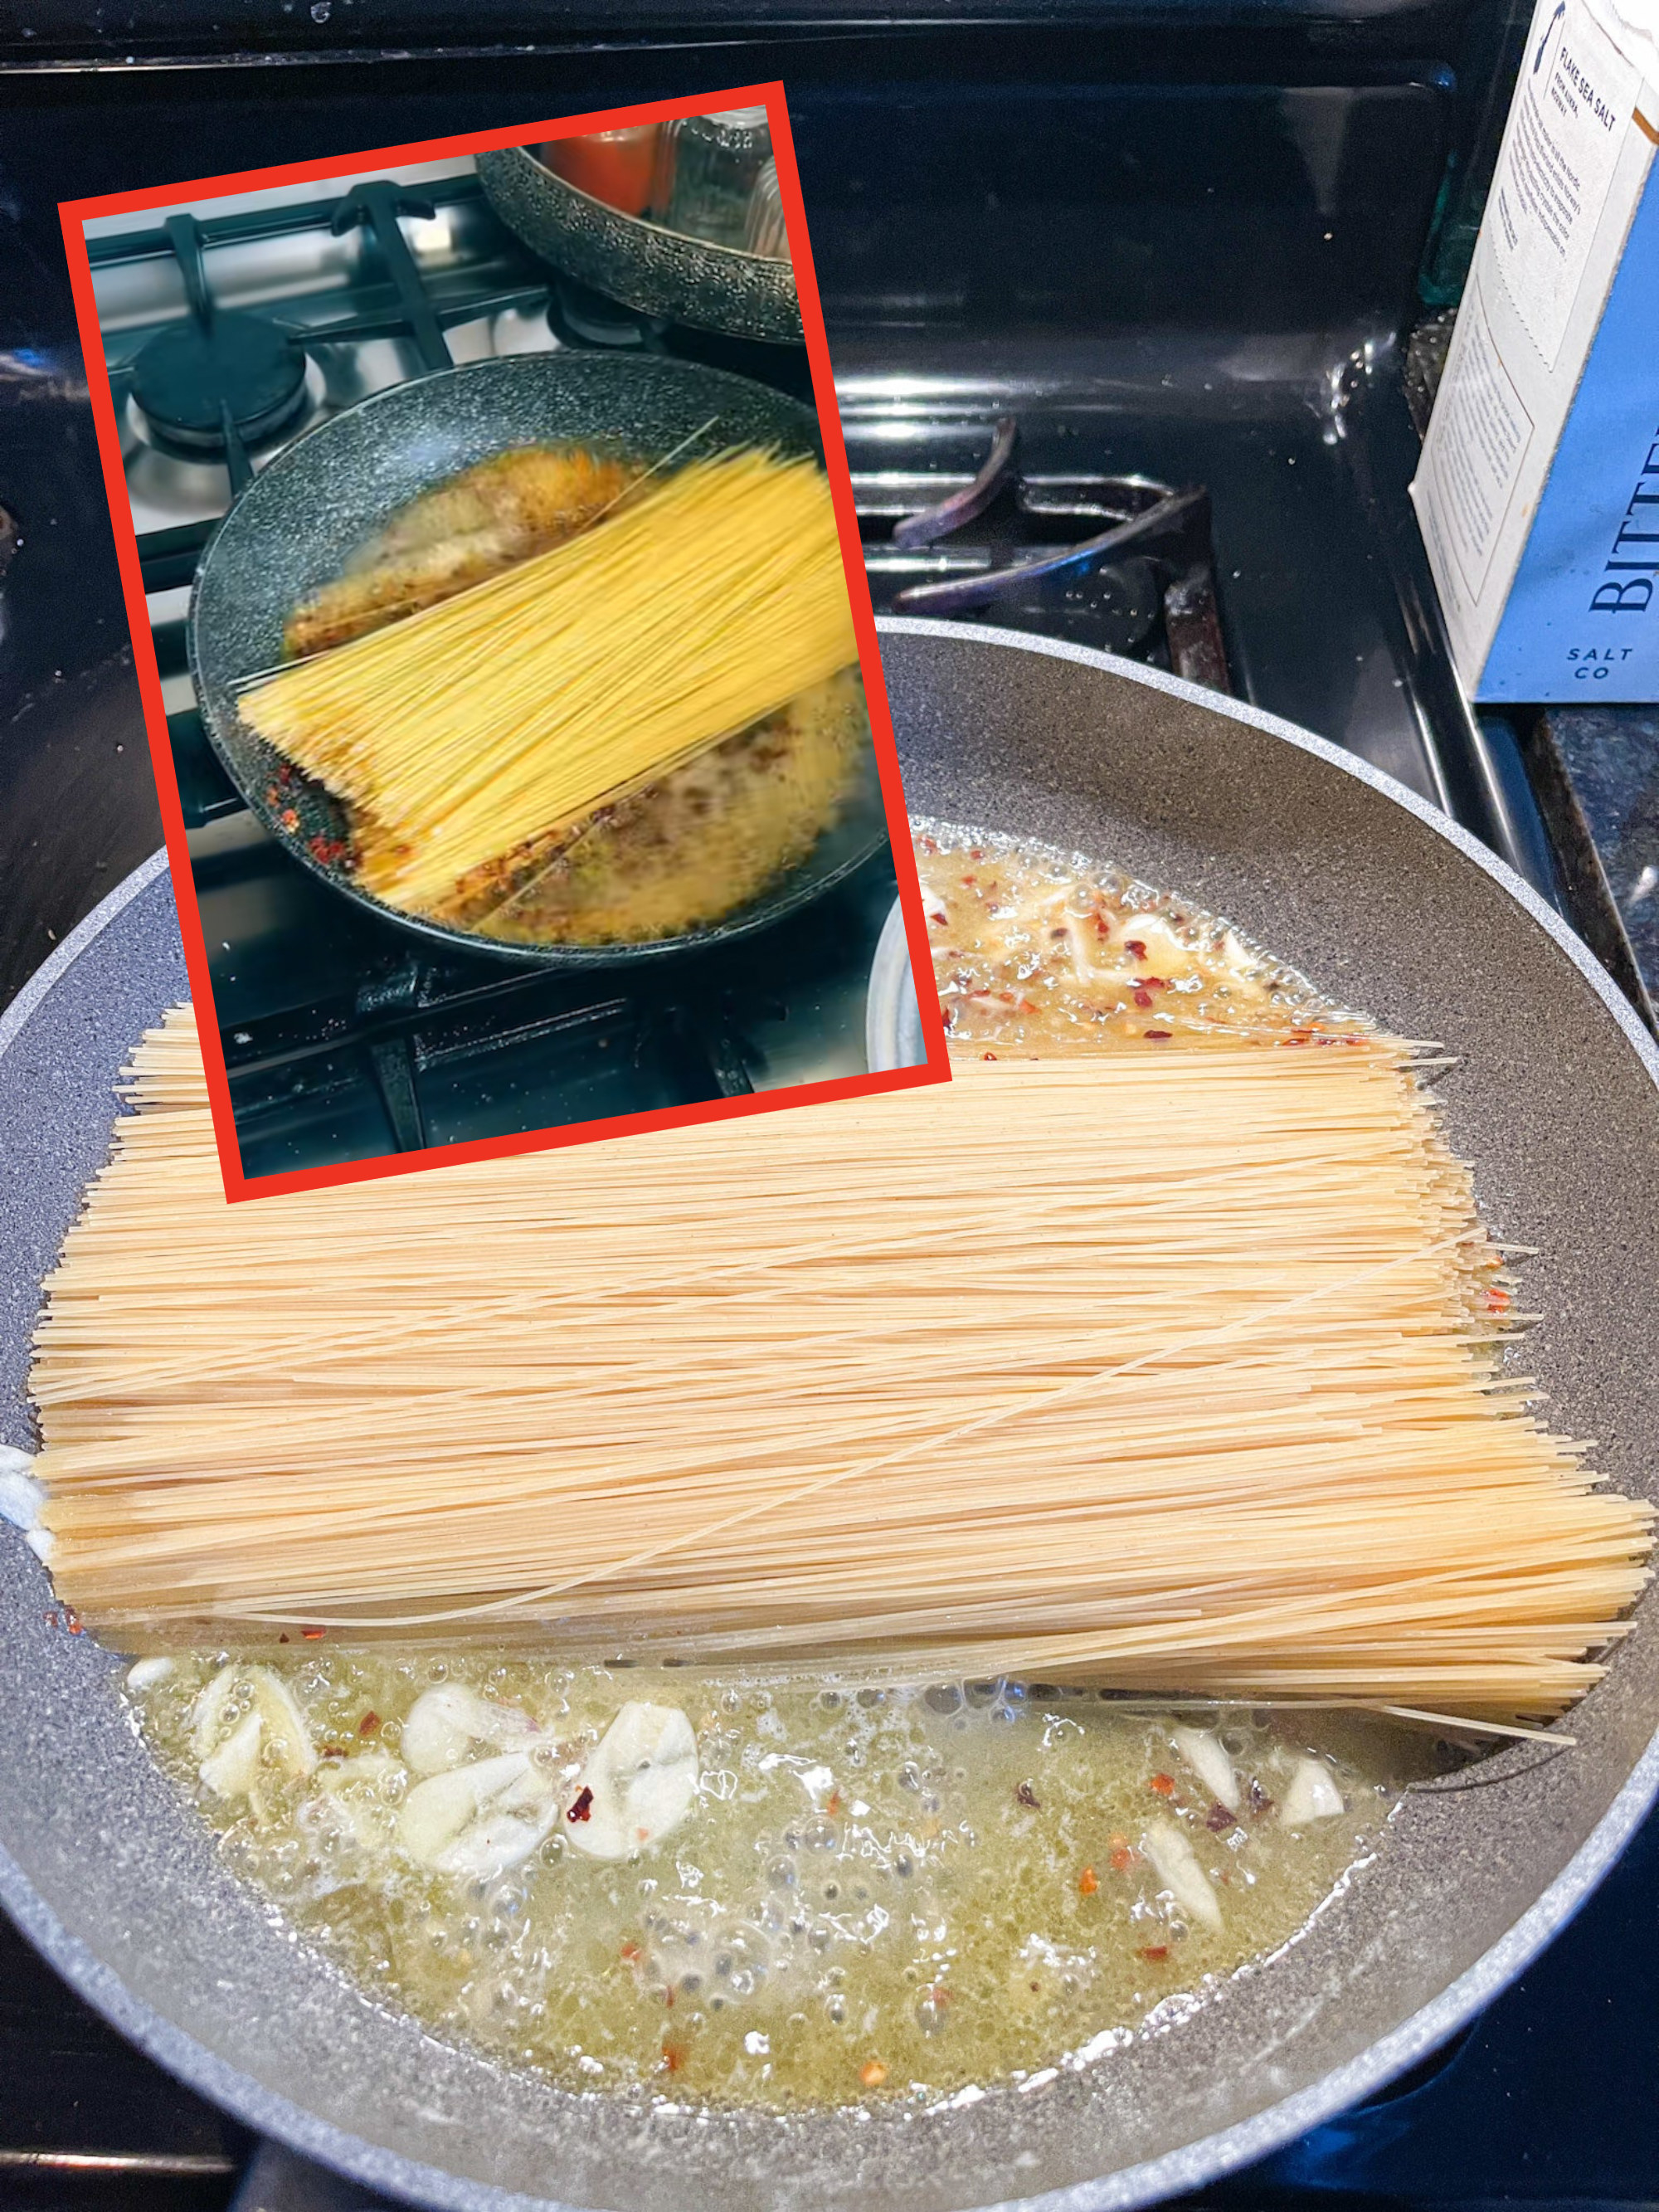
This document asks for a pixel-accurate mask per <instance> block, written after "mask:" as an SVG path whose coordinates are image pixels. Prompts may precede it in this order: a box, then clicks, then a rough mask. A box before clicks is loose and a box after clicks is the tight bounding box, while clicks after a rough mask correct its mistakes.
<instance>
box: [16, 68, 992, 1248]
mask: <svg viewBox="0 0 1659 2212" xmlns="http://www.w3.org/2000/svg"><path fill="white" fill-rule="evenodd" d="M762 105H764V106H765V108H766V112H767V115H768V118H769V123H770V125H771V133H772V149H773V153H774V155H775V158H776V161H777V166H778V187H779V191H780V195H781V198H782V201H783V209H784V218H785V222H786V224H787V229H788V234H789V248H790V253H791V256H792V258H793V262H794V269H795V284H796V289H797V290H798V292H799V296H800V312H801V325H802V330H803V331H804V334H805V341H806V354H807V359H808V362H809V363H810V365H811V372H812V392H813V398H814V399H815V401H816V403H817V414H818V422H819V425H820V428H821V430H822V433H823V450H824V460H825V465H826V467H827V471H828V473H829V486H830V491H831V494H832V495H833V498H834V501H835V508H836V522H837V525H838V526H839V529H840V532H841V545H842V561H843V562H844V564H845V567H846V571H847V586H848V597H849V599H850V600H851V604H852V610H853V624H854V632H855V634H856V635H857V638H858V643H859V659H860V665H861V666H862V669H863V673H864V684H865V691H866V696H867V698H868V701H869V708H870V723H871V730H872V736H873V738H874V742H875V750H876V763H877V767H878V772H879V775H880V778H881V789H882V799H883V803H884V807H885V811H886V815H887V828H888V835H889V836H890V839H891V842H892V848H893V865H894V869H895V872H896V875H897V878H898V888H899V896H900V899H901V901H902V906H903V911H904V921H905V932H906V935H907V937H908V941H909V946H910V964H911V969H912V972H913V974H914V975H915V976H916V977H917V979H918V981H919V983H920V982H921V979H923V978H931V976H932V974H933V961H932V958H931V956H930V954H929V951H928V946H927V922H926V920H925V918H924V916H923V914H922V907H921V890H920V888H919V886H918V884H917V880H916V869H915V855H914V854H913V853H912V850H911V847H910V836H909V824H908V819H907V817H906V815H905V810H904V792H903V787H902V783H901V781H900V777H899V766H898V754H897V750H896V745H895V743H894V738H893V724H892V715H891V712H890V708H889V706H888V703H887V691H886V687H885V684H884V681H883V678H882V670H881V655H880V651H879V647H878V642H877V638H876V625H875V617H874V613H873V611H872V607H871V604H870V589H869V585H868V582H867V581H866V577H865V573H864V557H863V554H862V551H861V550H860V541H859V526H858V517H857V515H856V513H854V507H853V485H852V479H851V477H850V476H849V475H848V466H847V452H846V447H845V446H844V444H843V442H842V433H841V416H840V414H839V412H838V410H837V408H836V391H835V383H834V379H833V376H832V374H831V370H830V366H829V343H828V341H827V339H826V337H825V335H824V328H823V310H822V308H821V307H820V305H819V301H818V288H817V276H816V275H815V273H814V270H813V267H812V253H811V243H810V241H809V240H808V237H807V230H806V213H805V207H804V206H803V204H802V201H801V191H800V179H799V174H798V173H797V171H796V167H795V148H794V140H793V137H792V136H791V133H790V129H789V111H788V107H787V104H786V101H785V98H784V90H783V86H782V84H781V82H778V81H774V82H770V83H766V84H750V85H734V86H731V87H729V88H726V90H724V91H720V92H711V93H702V94H697V95H696V96H695V97H693V98H689V99H685V100H648V101H645V102H643V103H641V104H639V105H636V106H631V107H615V108H607V109H605V110H602V111H595V112H589V113H587V114H585V115H567V116H562V117H558V118H554V119H552V120H550V121H546V122H541V123H531V124H515V125H513V126H512V128H510V129H508V130H505V131H470V132H467V133H465V134H464V135H462V136H460V137H453V138H429V139H426V140H423V141H422V142H420V143H416V144H414V145H403V146H379V147H371V148H369V149H367V150H366V151H364V152H362V153H357V154H346V155H339V156H337V157H336V158H331V159H330V160H327V161H295V162H291V163H289V164H286V165H284V166H283V167H276V168H267V169H247V170H243V171H241V172H239V173H236V174H234V175H230V176H221V177H197V178H194V179H186V180H185V181H183V182H181V183H179V184H174V185H155V186H152V187H150V188H149V189H147V190H145V191H136V192H108V193H106V194H103V195H102V196H101V197H96V198H92V199H79V200H64V201H61V202H60V203H59V205H58V215H59V216H60V218H61V220H62V222H63V228H64V251H65V252H66V254H67V255H68V258H69V270H70V286H71V288H72V289H73V291H74V295H75V312H76V320H77V322H78V323H79V325H80V331H81V344H82V350H83V352H84V354H85V356H86V363H87V370H88V375H87V385H88V392H89V394H90V397H91V400H92V411H93V417H94V422H95V424H96V426H97V432H98V449H99V453H100V457H101V459H102V461H103V465H104V484H105V489H106V493H107V495H108V499H109V508H110V520H111V522H112V526H113V528H114V532H115V548H116V555H117V558H118V562H119V564H120V570H121V586H122V590H123V592H125V597H126V605H127V621H128V624H129V626H130V628H131V632H132V652H133V659H134V663H135V665H136V666H137V674H138V689H139V692H140V694H141V696H142V697H143V704H144V723H145V728H146V731H147V732H148V735H149V750H150V761H151V764H152V766H153V768H154V770H155V788H156V793H157V796H158V797H159V799H160V800H161V823H162V828H163V829H164V831H165V833H166V837H167V860H168V865H169V866H170V868H171V870H172V874H173V893H174V896H175V898H176V900H177V902H178V908H179V933H180V935H181V936H182V938H183V939H184V947H185V966H186V968H187V969H188V970H189V974H190V984H191V995H192V997H193V998H194V999H195V1000H196V1001H197V1004H198V1005H203V1006H212V1004H213V988H212V983H211V980H210V975H209V969H208V957H207V945H206V941H205V939H204V935H203V931H202V917H201V912H200V909H199V908H198V906H197V900H196V890H195V883H194V879H193V878H192V876H191V866H190V854H189V848H188V846H187V844H186V842H185V823H184V813H183V808H182V805H181V804H180V800H179V784H178V778H177V775H176V774H175V772H174V769H173V750H172V746H171V744H170V742H169V740H168V737H167V714H166V710H165V708H163V706H162V703H161V676H160V673H159V671H158V670H157V667H156V662H155V641H154V638H153V637H152V635H151V632H150V626H149V608H148V605H147V602H146V599H145V593H144V583H143V574H142V572H141V570H140V568H139V564H138V539H137V531H136V529H135V527H134V524H133V520H132V510H131V505H130V503H129V501H128V498H127V489H126V477H125V471H124V469H123V467H122V462H121V441H120V435H119V432H118V429H117V427H116V422H115V406H114V400H113V397H112V392H111V389H110V382H109V373H108V369H107V367H106V362H105V359H104V346H103V337H102V333H101V331H100V329H99V325H98V314H97V307H96V302H95V300H94V294H93V283H92V267H91V264H90V261H89V259H88V254H87V246H86V235H85V232H84V230H83V228H82V225H83V224H84V223H85V222H87V221H88V219H89V218H91V217H93V216H108V215H130V214H136V213H138V212H140V211H142V210H144V209H148V208H167V209H171V208H174V207H177V206H178V205H179V203H180V202H182V201H185V200H195V199H211V198H215V197H221V196H222V195H224V194H226V193H229V192H246V191H260V190H263V189H265V188H268V187H270V186H272V185H289V184H308V183H313V182H317V181H319V180H321V179H328V178H336V177H347V176H349V177H361V176H365V175H372V174H374V173H379V172H381V171H384V170H386V169H388V168H392V167H401V166H404V165H405V164H407V163H410V162H415V161H436V160H441V159H443V158H445V157H447V156H450V155H457V154H472V153H477V152H480V151H483V150H486V149H493V148H495V147H499V146H520V145H525V144H526V143H539V142H540V141H542V140H544V139H548V138H563V137H574V135H576V134H577V133H579V132H581V131H593V130H600V129H607V130H608V129H617V128H619V127H621V126H623V125H627V124H634V123H658V122H665V121H666V120H667V119H668V118H670V117H671V116H682V115H702V114H706V113H708V112H710V111H711V110H714V109H720V108H726V107H734V106H762ZM917 995H918V1000H919V1001H920V1003H921V1020H922V1030H923V1034H924V1036H926V1038H927V1060H926V1062H925V1063H924V1064H923V1065H922V1066H920V1067H911V1068H896V1069H893V1070H891V1071H890V1072H889V1073H885V1074H881V1075H857V1076H840V1077H836V1078H835V1079H833V1080H829V1081H826V1082H823V1083H803V1084H799V1085H796V1086H795V1087H794V1088H793V1089H791V1090H788V1091H768V1092H762V1093H757V1094H755V1095H753V1096H751V1097H745V1098H728V1099H716V1100H713V1101H710V1102H708V1103H705V1104H701V1105H695V1106H671V1107H664V1108H659V1109H656V1110H655V1111H653V1112H650V1113H644V1114H619V1115H616V1116H614V1117H613V1118H612V1119H611V1120H609V1121H577V1122H571V1123H568V1124H567V1125H566V1126H565V1127H562V1128H552V1129H540V1130H535V1131H532V1132H531V1133H529V1134H528V1135H524V1136H511V1137H489V1138H481V1139H477V1141H475V1142H473V1143H471V1144H465V1145H450V1146H428V1147H427V1148H425V1149H424V1150H422V1151H421V1152H399V1153H392V1154H387V1155H385V1156H383V1157H381V1158H374V1159H368V1160H354V1161H351V1162H349V1163H348V1164H345V1165H343V1166H340V1167H320V1168H304V1169H296V1170H293V1171H292V1172H290V1173H289V1174H286V1175H272V1176H256V1177H254V1178H252V1180H250V1179H249V1178H248V1177H246V1176H244V1175H243V1173H242V1165H241V1152H240V1146H239V1144H238V1141H237V1136H236V1125H235V1120H234V1115H233V1113H232V1110H231V1103H230V1084H229V1079H228V1073H227V1071H226V1067H225V1058H224V1050H223V1047H222V1044H221V1042H220V1037H219V1030H218V1025H217V1023H216V1021H215V1022H213V1023H210V1024H205V1025H204V1027H203V1029H202V1057H203V1060H204V1065H205V1067H206V1071H207V1086H208V1097H209V1099H210V1102H211V1104H212V1109H213V1126H214V1132H215V1135H216V1139H217V1140H218V1146H219V1160H220V1165H221V1168H222V1171H223V1175H224V1182H225V1196H226V1198H227V1199H228V1200H229V1201H230V1202H231V1203H232V1204H235V1203H236V1202H238V1201H239V1200H243V1199H250V1198H265V1197H270V1196H275V1195H276V1194H279V1193H282V1192H286V1191H296V1190H319V1189H323V1188H328V1187H330V1186H331V1185H334V1184H338V1183H350V1182H365V1181H368V1180H369V1179H371V1178H374V1177H379V1176H395V1175H411V1174H418V1173H423V1172H425V1171H426V1170H429V1169H434V1168H439V1167H450V1166H459V1165H461V1164H463V1163H465V1162H466V1161H469V1160H488V1159H501V1158H507V1157H509V1156H511V1155H513V1154H516V1153H520V1152H547V1151H552V1150H555V1149H556V1148H558V1147H561V1146H566V1145H580V1144H591V1143H592V1142H594V1141H595V1140H597V1139H601V1138H608V1137H620V1136H627V1135H631V1134H633V1133H635V1132H636V1131H639V1130H643V1129H672V1128H681V1127H686V1126H688V1125H690V1124H691V1123H694V1122H700V1121H730V1120H735V1119H737V1118H738V1117H739V1116H742V1115H749V1114H757V1113H776V1112H779V1111H781V1110H782V1109H787V1108H790V1107H794V1106H806V1105H814V1104H817V1103H820V1102H821V1101H823V1100H826V1099H831V1098H861V1097H869V1096H871V1095H872V1093H874V1092H878V1091H902V1090H908V1089H911V1088H913V1087H915V1085H921V1084H928V1083H939V1082H945V1081H948V1080H949V1079H950V1066H949V1062H948V1060H947V1058H946V1054H945V1030H944V1024H943V1023H942V1020H941V1018H940V1015H939V1002H938V1000H937V999H936V998H935V997H933V995H932V994H929V993H927V991H926V990H925V989H920V990H919V991H918V994H917Z"/></svg>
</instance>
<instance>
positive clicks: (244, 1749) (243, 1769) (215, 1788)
mask: <svg viewBox="0 0 1659 2212" xmlns="http://www.w3.org/2000/svg"><path fill="white" fill-rule="evenodd" d="M264 1735H265V1721H264V1714H263V1713H262V1712H260V1711H258V1708H257V1707H256V1708H255V1709H254V1711H252V1712H251V1713H248V1714H246V1715H245V1716H244V1717H243V1718H242V1719H241V1720H240V1721H239V1722H238V1723H237V1724H236V1726H235V1727H234V1729H232V1730H231V1732H230V1734H229V1735H228V1736H227V1737H226V1738H225V1740H224V1741H223V1742H222V1744H221V1745H220V1746H219V1748H218V1749H217V1751H215V1752H211V1753H209V1755H208V1757H207V1758H205V1759H204V1760H203V1761H202V1779H203V1781H204V1782H205V1783H206V1784H207V1786H208V1788H209V1789H210V1790H212V1792H213V1794H214V1796H216V1797H246V1796H250V1795H251V1794H252V1791H253V1790H254V1789H255V1788H256V1787H257V1786H258V1780H259V1759H260V1754H261V1753H262V1752H263V1751H264Z"/></svg>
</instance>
